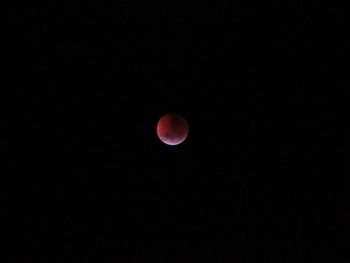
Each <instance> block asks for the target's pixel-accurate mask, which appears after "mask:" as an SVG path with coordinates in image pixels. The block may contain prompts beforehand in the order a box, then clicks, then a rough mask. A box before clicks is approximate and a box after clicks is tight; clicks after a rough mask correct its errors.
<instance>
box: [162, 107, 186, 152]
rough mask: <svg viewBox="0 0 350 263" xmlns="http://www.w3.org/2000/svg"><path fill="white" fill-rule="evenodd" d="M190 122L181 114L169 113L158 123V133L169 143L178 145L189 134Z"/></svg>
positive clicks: (163, 140) (164, 141)
mask: <svg viewBox="0 0 350 263" xmlns="http://www.w3.org/2000/svg"><path fill="white" fill-rule="evenodd" d="M188 130H189V127H188V122H187V120H186V119H185V118H184V117H182V116H181V115H179V114H175V113H168V114H165V115H164V116H162V117H161V118H160V119H159V121H158V124H157V135H158V137H159V139H160V140H161V141H162V142H163V143H165V144H167V145H178V144H180V143H182V142H183V141H184V140H186V138H187V136H188Z"/></svg>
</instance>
